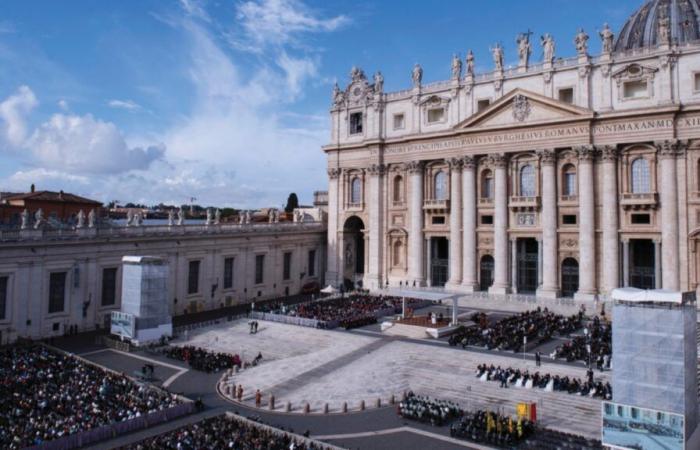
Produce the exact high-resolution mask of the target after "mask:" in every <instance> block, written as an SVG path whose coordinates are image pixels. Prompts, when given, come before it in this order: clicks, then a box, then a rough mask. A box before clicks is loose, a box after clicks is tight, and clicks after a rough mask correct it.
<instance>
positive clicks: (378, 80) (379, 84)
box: [374, 71, 384, 94]
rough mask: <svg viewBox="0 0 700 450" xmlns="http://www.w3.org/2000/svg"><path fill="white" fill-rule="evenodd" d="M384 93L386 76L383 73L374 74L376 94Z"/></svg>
mask: <svg viewBox="0 0 700 450" xmlns="http://www.w3.org/2000/svg"><path fill="white" fill-rule="evenodd" d="M382 92H384V75H382V73H381V72H379V71H378V72H377V73H375V74H374V93H375V94H381V93H382Z"/></svg>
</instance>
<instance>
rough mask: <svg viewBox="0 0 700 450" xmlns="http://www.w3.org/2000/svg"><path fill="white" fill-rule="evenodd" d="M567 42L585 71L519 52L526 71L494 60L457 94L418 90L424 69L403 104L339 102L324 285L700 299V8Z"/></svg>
mask: <svg viewBox="0 0 700 450" xmlns="http://www.w3.org/2000/svg"><path fill="white" fill-rule="evenodd" d="M572 34H573V36H572V38H573V39H574V43H575V46H576V49H577V56H575V57H572V58H559V57H558V55H557V53H556V42H555V41H554V39H553V38H552V37H551V36H549V35H547V34H545V35H544V36H542V37H540V38H538V39H537V42H535V39H534V38H533V37H532V36H531V35H530V34H521V35H520V36H518V37H517V40H516V44H517V51H518V56H519V64H518V66H517V67H513V68H510V67H505V66H504V63H503V60H504V54H503V53H504V50H503V48H502V47H501V46H500V45H498V44H497V45H495V46H494V47H493V48H491V54H492V61H491V64H492V66H493V71H491V72H488V73H475V71H474V57H473V54H472V53H471V52H469V54H468V56H467V57H466V58H465V59H464V60H462V59H460V58H457V57H455V58H454V59H453V61H452V71H451V72H452V73H451V77H450V79H449V80H447V81H441V82H437V83H430V84H423V82H422V78H423V70H422V68H421V67H420V66H419V65H416V66H415V67H414V68H413V71H412V74H411V75H412V87H411V88H410V89H406V90H403V91H399V92H384V89H383V82H384V80H383V77H382V75H381V73H377V74H375V75H374V76H373V77H372V79H368V77H367V76H366V75H365V74H364V73H363V71H362V70H360V69H357V68H354V69H353V70H352V72H351V74H350V81H349V84H348V85H347V87H346V88H345V89H340V88H339V87H338V86H336V88H335V90H334V93H333V106H332V109H331V118H332V129H331V141H330V143H329V144H328V145H326V146H325V147H324V151H325V153H326V154H327V156H328V175H329V192H328V194H329V210H328V271H327V276H326V280H327V282H330V283H335V284H341V283H343V282H345V283H351V282H358V281H362V284H363V285H364V286H365V287H368V288H372V289H376V288H380V287H385V286H387V285H388V286H390V287H399V286H400V285H401V286H406V285H409V286H445V287H446V288H447V289H449V290H454V291H460V292H473V291H488V292H490V293H492V294H506V293H526V294H536V295H537V296H540V297H543V298H555V297H569V296H573V297H576V298H581V299H590V298H594V297H595V296H597V295H599V296H605V295H607V294H608V293H609V292H610V290H611V289H613V288H616V287H619V286H635V287H640V288H653V287H656V288H665V289H672V290H693V289H696V288H697V286H698V281H699V280H700V256H699V255H700V252H699V251H698V250H700V248H698V247H699V246H698V242H700V0H652V1H648V2H646V3H645V4H644V5H643V6H642V7H641V8H640V9H639V10H638V11H636V12H635V13H634V14H633V15H632V16H631V17H630V19H629V20H628V21H627V23H626V24H625V25H624V27H623V28H622V30H619V32H618V33H615V32H614V31H613V30H611V29H610V28H609V27H607V26H604V27H603V28H602V30H601V31H597V32H596V33H595V36H589V35H588V34H587V33H586V32H585V31H584V30H579V31H578V32H576V33H572ZM495 38H496V37H494V39H495ZM593 39H596V40H597V39H600V41H601V44H602V45H601V48H602V51H601V53H600V54H599V55H596V56H593V55H591V54H590V53H591V52H590V51H589V40H593ZM596 47H597V45H596ZM533 53H534V54H540V53H541V54H543V55H544V59H543V60H542V61H533V60H532V58H531V56H532V55H533ZM538 59H539V58H538Z"/></svg>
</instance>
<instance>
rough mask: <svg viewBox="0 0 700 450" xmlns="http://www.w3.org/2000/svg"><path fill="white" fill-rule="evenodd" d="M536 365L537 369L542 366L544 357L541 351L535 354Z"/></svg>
mask: <svg viewBox="0 0 700 450" xmlns="http://www.w3.org/2000/svg"><path fill="white" fill-rule="evenodd" d="M535 365H536V366H537V367H540V366H541V365H542V355H541V354H540V352H539V351H536V352H535Z"/></svg>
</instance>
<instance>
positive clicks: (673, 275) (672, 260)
mask: <svg viewBox="0 0 700 450" xmlns="http://www.w3.org/2000/svg"><path fill="white" fill-rule="evenodd" d="M657 149H658V152H659V159H660V160H661V167H660V169H661V170H660V171H659V172H660V174H661V189H660V191H661V192H660V197H661V242H663V245H662V246H661V269H662V273H661V279H662V283H661V285H662V286H663V288H664V289H670V290H672V291H678V290H680V278H679V272H678V271H679V263H678V252H679V247H678V180H677V179H676V173H677V172H676V154H677V152H678V145H677V144H676V143H671V142H668V141H666V142H663V143H659V144H657Z"/></svg>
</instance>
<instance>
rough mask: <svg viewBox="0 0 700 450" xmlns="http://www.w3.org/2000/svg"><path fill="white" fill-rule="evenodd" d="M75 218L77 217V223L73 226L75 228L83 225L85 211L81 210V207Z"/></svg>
mask: <svg viewBox="0 0 700 450" xmlns="http://www.w3.org/2000/svg"><path fill="white" fill-rule="evenodd" d="M77 219H78V224H77V225H76V226H75V228H83V227H85V213H84V212H83V210H82V209H81V210H80V211H78V216H77Z"/></svg>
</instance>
